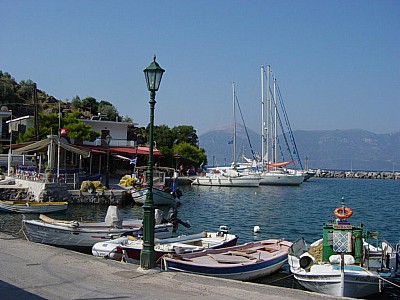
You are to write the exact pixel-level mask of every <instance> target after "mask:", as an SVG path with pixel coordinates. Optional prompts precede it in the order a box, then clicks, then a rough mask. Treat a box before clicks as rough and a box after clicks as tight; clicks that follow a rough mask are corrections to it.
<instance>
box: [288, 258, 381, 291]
mask: <svg viewBox="0 0 400 300" xmlns="http://www.w3.org/2000/svg"><path fill="white" fill-rule="evenodd" d="M289 261H290V259H289ZM327 268H329V269H330V270H331V271H330V272H329V271H328V270H327V271H326V272H318V273H315V272H313V270H312V269H311V270H310V272H306V271H304V270H303V271H300V272H296V271H295V270H293V269H292V268H291V271H292V273H294V278H296V279H297V281H298V282H299V283H300V284H301V285H302V286H303V287H304V288H306V289H307V290H310V291H313V292H318V293H323V294H328V295H332V296H339V297H352V298H364V297H367V296H369V295H373V294H376V293H379V292H380V291H381V289H382V288H383V286H384V281H382V280H380V279H379V277H378V276H377V275H376V274H375V275H374V274H373V273H370V272H367V271H364V270H363V269H362V268H361V267H358V266H349V267H348V266H345V271H344V284H343V286H342V283H341V274H340V268H337V270H333V269H332V268H331V266H330V265H329V266H327Z"/></svg>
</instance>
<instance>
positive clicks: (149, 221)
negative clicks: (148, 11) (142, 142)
mask: <svg viewBox="0 0 400 300" xmlns="http://www.w3.org/2000/svg"><path fill="white" fill-rule="evenodd" d="M164 71H165V70H164V69H162V68H161V67H160V65H159V64H158V63H157V62H156V56H155V55H154V59H153V62H152V63H151V64H150V65H149V66H148V67H147V68H146V69H144V70H143V72H144V76H145V78H146V84H147V89H148V91H149V92H150V101H149V103H150V127H149V162H148V174H147V175H148V177H147V184H148V186H147V187H148V191H147V194H146V200H145V201H144V205H143V210H144V213H143V214H144V215H143V248H142V252H141V254H140V267H141V268H142V269H153V268H155V267H156V254H155V251H154V223H155V221H154V201H153V146H154V145H153V140H154V137H153V127H154V106H155V104H156V100H155V98H156V91H158V88H159V87H160V82H161V77H162V75H163V73H164Z"/></svg>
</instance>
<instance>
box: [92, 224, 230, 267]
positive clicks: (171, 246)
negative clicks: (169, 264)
mask: <svg viewBox="0 0 400 300" xmlns="http://www.w3.org/2000/svg"><path fill="white" fill-rule="evenodd" d="M221 227H224V228H227V227H226V226H221ZM237 239H238V236H237V235H233V234H229V233H228V230H223V229H221V228H220V231H218V232H201V233H199V234H192V235H181V236H178V237H173V238H167V239H161V240H160V239H158V240H156V241H155V243H154V251H155V254H156V260H157V261H158V260H159V259H160V258H161V257H162V256H163V255H165V254H168V253H179V254H182V253H191V252H196V251H201V250H204V249H219V248H224V247H230V246H234V245H236V242H237ZM142 248H143V240H141V239H134V238H130V237H129V236H128V237H121V238H117V239H115V240H110V241H105V242H100V243H96V244H95V245H94V246H93V248H92V253H93V255H95V256H101V257H106V258H111V259H114V260H121V259H122V258H125V259H126V260H127V261H128V260H129V259H133V260H139V259H140V254H141V251H142ZM124 253H125V254H124Z"/></svg>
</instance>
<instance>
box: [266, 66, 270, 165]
mask: <svg viewBox="0 0 400 300" xmlns="http://www.w3.org/2000/svg"><path fill="white" fill-rule="evenodd" d="M270 72H271V66H270V65H268V66H267V126H266V129H265V131H266V133H267V145H266V146H267V150H266V155H265V157H266V158H267V164H269V161H270V160H269V155H270V154H269V153H270V152H269V149H270V147H271V145H270V139H271V137H270V135H271V133H270V128H271V124H270V122H271V121H270V119H271V113H270V111H271V97H270V94H269V86H270V82H269V75H270Z"/></svg>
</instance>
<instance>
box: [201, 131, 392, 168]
mask: <svg viewBox="0 0 400 300" xmlns="http://www.w3.org/2000/svg"><path fill="white" fill-rule="evenodd" d="M247 132H248V136H249V139H248V138H247V134H246V130H245V128H244V127H243V126H241V125H239V124H238V125H237V129H236V161H241V155H242V154H243V153H244V154H245V155H246V157H248V158H251V157H252V152H251V147H250V144H251V146H252V149H253V151H254V152H256V153H260V152H261V137H260V134H258V133H256V132H254V131H252V130H249V129H247ZM293 135H294V138H295V142H296V145H297V149H298V153H299V156H300V158H301V161H302V164H303V167H304V166H306V165H308V167H309V168H310V169H327V170H353V171H356V170H362V171H392V170H393V168H394V169H395V170H399V169H400V153H399V150H400V132H396V133H390V134H375V133H372V132H369V131H366V130H361V129H351V130H317V131H303V130H298V131H294V132H293ZM232 139H233V129H232V125H231V126H230V127H228V126H227V127H221V128H217V129H215V130H213V131H209V132H207V133H205V134H202V135H200V136H199V141H200V147H201V148H204V149H205V150H206V154H207V159H208V165H221V164H230V163H231V162H232V161H233V144H231V141H232ZM286 139H287V140H288V141H289V144H290V138H289V136H288V135H286ZM249 140H250V142H249ZM284 140H285V138H284V136H280V137H279V141H280V145H281V146H280V149H279V151H278V153H283V156H284V160H285V161H288V160H292V158H291V157H290V152H291V153H292V155H293V151H292V150H290V152H289V151H288V150H287V148H288V147H287V146H286V144H285V143H284V142H283V141H284ZM290 149H292V148H291V146H290ZM280 157H282V156H281V155H280ZM293 157H294V158H295V159H296V161H295V163H296V167H299V164H298V162H297V158H296V157H295V156H293Z"/></svg>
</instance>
